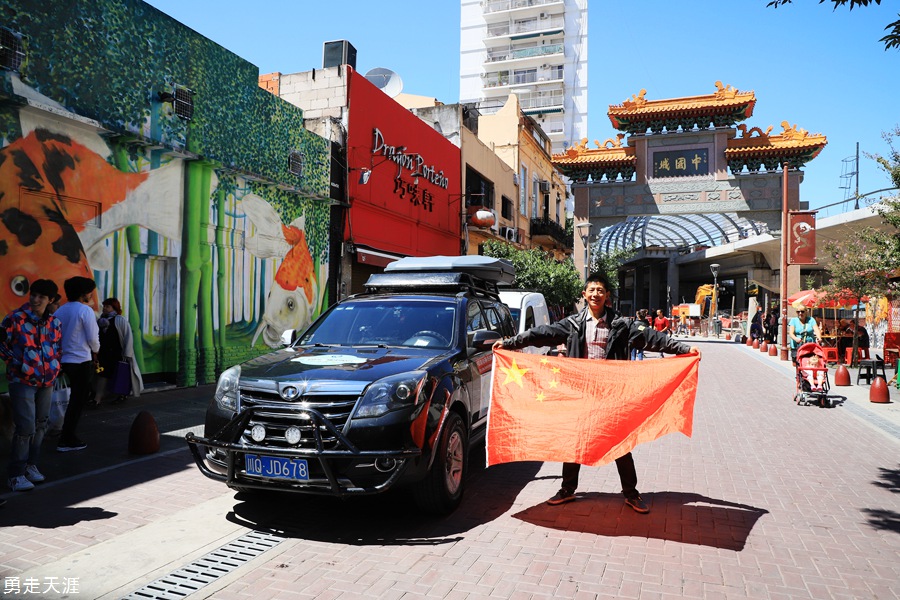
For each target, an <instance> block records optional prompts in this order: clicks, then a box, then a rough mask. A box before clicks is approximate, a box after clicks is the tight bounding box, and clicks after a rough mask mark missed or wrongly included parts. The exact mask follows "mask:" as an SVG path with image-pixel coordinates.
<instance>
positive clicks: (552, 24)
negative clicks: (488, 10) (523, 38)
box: [487, 17, 566, 38]
mask: <svg viewBox="0 0 900 600" xmlns="http://www.w3.org/2000/svg"><path fill="white" fill-rule="evenodd" d="M565 25H566V20H565V19H564V18H563V17H552V18H549V19H533V20H529V21H527V22H523V23H497V24H494V25H488V29H487V37H488V38H494V37H507V36H514V35H522V34H529V33H540V32H544V31H553V32H563V31H564V28H565Z"/></svg>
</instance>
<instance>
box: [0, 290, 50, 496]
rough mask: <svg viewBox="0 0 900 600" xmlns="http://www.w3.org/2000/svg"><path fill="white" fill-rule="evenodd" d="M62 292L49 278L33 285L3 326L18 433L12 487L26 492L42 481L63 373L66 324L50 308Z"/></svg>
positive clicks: (2, 351)
mask: <svg viewBox="0 0 900 600" xmlns="http://www.w3.org/2000/svg"><path fill="white" fill-rule="evenodd" d="M57 292H58V288H57V286H56V284H55V283H53V282H52V281H50V280H49V279H38V280H37V281H35V282H34V283H32V284H31V293H30V296H29V299H28V302H26V303H25V304H23V305H22V306H21V307H20V308H18V309H17V310H14V311H13V312H11V313H9V314H8V315H7V316H6V318H5V319H3V323H2V324H0V340H2V343H0V355H2V357H3V360H4V361H5V362H6V378H7V380H8V381H9V396H10V399H11V400H12V403H11V404H12V414H13V422H14V424H15V428H16V430H15V433H14V434H13V439H12V451H11V452H10V460H9V473H8V477H9V479H8V484H9V487H10V489H12V490H14V491H26V490H30V489H32V488H34V484H35V483H38V482H41V481H44V476H43V475H42V474H41V472H40V471H38V468H37V461H38V457H39V455H40V451H41V443H42V442H43V441H44V433H45V432H46V430H47V422H48V421H49V417H50V400H51V397H52V395H53V382H54V381H56V377H57V376H58V375H59V372H60V368H61V365H60V357H61V355H62V349H61V346H60V343H61V341H62V326H61V325H60V322H59V319H57V318H56V317H54V316H53V315H52V314H50V312H49V311H48V310H47V306H48V305H49V304H50V301H51V300H53V299H54V298H55V297H56V296H57Z"/></svg>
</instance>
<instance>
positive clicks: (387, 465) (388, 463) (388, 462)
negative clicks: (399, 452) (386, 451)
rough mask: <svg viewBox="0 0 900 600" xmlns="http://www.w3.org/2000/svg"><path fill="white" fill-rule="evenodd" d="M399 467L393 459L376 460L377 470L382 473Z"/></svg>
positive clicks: (381, 458)
mask: <svg viewBox="0 0 900 600" xmlns="http://www.w3.org/2000/svg"><path fill="white" fill-rule="evenodd" d="M396 466H397V461H396V459H393V458H391V457H389V456H388V457H383V456H382V457H379V458H376V459H375V468H376V469H378V470H379V471H381V472H382V473H387V472H388V471H393V470H394V467H396Z"/></svg>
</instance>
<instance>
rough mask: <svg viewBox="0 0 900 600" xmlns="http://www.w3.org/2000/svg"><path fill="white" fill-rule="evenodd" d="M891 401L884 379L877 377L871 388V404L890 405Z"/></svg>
mask: <svg viewBox="0 0 900 600" xmlns="http://www.w3.org/2000/svg"><path fill="white" fill-rule="evenodd" d="M890 401H891V396H890V393H889V392H888V386H887V383H885V381H884V377H882V376H881V375H876V376H875V378H874V379H873V380H872V387H870V388H869V402H874V403H876V404H888V403H889V402H890Z"/></svg>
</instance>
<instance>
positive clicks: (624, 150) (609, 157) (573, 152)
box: [553, 133, 636, 166]
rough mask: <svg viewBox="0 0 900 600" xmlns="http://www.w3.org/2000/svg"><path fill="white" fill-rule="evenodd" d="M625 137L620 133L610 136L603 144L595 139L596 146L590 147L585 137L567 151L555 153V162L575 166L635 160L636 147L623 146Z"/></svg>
mask: <svg viewBox="0 0 900 600" xmlns="http://www.w3.org/2000/svg"><path fill="white" fill-rule="evenodd" d="M624 138H625V136H624V135H623V134H621V133H620V134H617V135H616V137H615V138H608V139H607V140H606V141H604V142H603V143H602V144H601V143H600V142H598V141H597V140H594V145H596V146H597V147H596V148H588V147H587V141H588V139H587V138H583V139H582V140H581V142H580V143H578V144H575V145H574V146H571V147H570V148H569V149H568V150H566V151H565V152H562V153H560V154H554V155H553V164H555V165H560V166H563V165H566V166H574V165H592V164H614V163H632V162H635V160H636V158H635V155H634V148H633V147H631V146H623V145H622V140H623V139H624Z"/></svg>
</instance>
